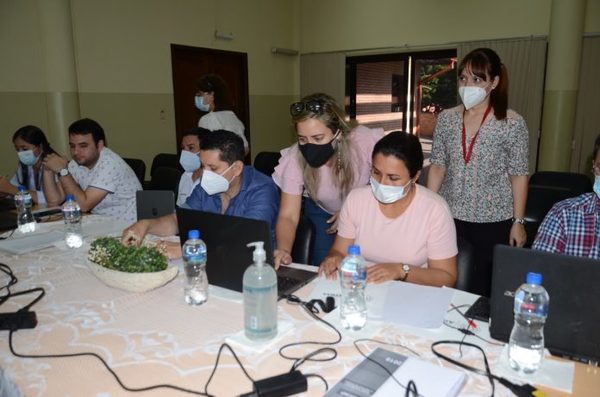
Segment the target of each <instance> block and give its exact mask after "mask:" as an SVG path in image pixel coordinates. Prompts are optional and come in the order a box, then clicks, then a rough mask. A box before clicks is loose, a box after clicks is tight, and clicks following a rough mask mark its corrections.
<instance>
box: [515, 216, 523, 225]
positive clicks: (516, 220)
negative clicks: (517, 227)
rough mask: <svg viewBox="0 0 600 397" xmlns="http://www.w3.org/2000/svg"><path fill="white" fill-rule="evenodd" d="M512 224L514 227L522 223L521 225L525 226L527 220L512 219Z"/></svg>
mask: <svg viewBox="0 0 600 397" xmlns="http://www.w3.org/2000/svg"><path fill="white" fill-rule="evenodd" d="M512 223H513V225H514V224H515V223H520V224H521V225H525V219H523V218H512Z"/></svg>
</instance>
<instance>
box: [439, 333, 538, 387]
mask: <svg viewBox="0 0 600 397" xmlns="http://www.w3.org/2000/svg"><path fill="white" fill-rule="evenodd" d="M439 345H465V346H469V347H474V348H475V349H477V350H479V351H480V352H481V354H482V355H483V362H484V364H485V370H482V369H480V368H475V367H471V366H470V365H467V364H464V363H462V362H460V361H457V360H455V359H453V358H450V357H448V356H446V355H444V354H442V353H440V352H439V351H437V350H436V349H435V347H436V346H439ZM431 351H432V352H433V354H435V355H436V356H438V357H439V358H441V359H443V360H446V361H448V362H450V363H452V364H454V365H457V366H459V367H461V368H463V369H466V370H467V371H471V372H474V373H476V374H478V375H481V376H485V377H486V378H488V380H489V381H490V385H491V386H492V397H493V396H494V393H495V391H496V386H495V383H494V380H497V381H498V382H500V383H501V384H502V385H504V386H506V387H507V388H508V389H509V390H510V391H511V392H513V393H514V394H515V395H516V396H518V397H531V396H533V395H534V392H535V391H536V388H535V387H533V386H531V385H529V384H527V383H526V384H523V385H517V384H514V383H512V382H511V381H509V380H508V379H505V378H502V377H500V376H498V375H494V374H493V373H492V371H491V370H490V366H489V363H488V360H487V356H486V354H485V352H484V351H483V349H482V348H481V347H479V346H477V345H475V344H473V343H468V342H459V341H455V340H440V341H437V342H434V343H432V344H431Z"/></svg>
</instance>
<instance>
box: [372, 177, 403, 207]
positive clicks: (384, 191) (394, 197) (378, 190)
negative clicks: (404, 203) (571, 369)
mask: <svg viewBox="0 0 600 397" xmlns="http://www.w3.org/2000/svg"><path fill="white" fill-rule="evenodd" d="M370 181H371V190H372V191H373V195H374V196H375V198H376V199H377V201H379V202H380V203H383V204H391V203H395V202H396V201H398V200H400V199H401V198H403V197H404V196H406V194H407V193H408V191H409V186H410V184H411V183H412V180H410V181H408V183H407V184H406V185H404V186H391V185H382V184H381V183H379V182H377V181H376V180H375V179H374V178H373V177H371V178H370Z"/></svg>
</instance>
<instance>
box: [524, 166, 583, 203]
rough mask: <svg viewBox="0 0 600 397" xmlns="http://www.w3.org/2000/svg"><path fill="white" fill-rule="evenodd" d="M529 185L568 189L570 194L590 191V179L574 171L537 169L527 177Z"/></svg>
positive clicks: (573, 195) (575, 194)
mask: <svg viewBox="0 0 600 397" xmlns="http://www.w3.org/2000/svg"><path fill="white" fill-rule="evenodd" d="M529 186H538V187H539V186H546V187H553V188H557V189H565V190H568V191H569V192H570V193H571V194H572V196H571V197H575V196H579V195H580V194H583V193H586V192H591V191H592V181H591V180H590V178H589V177H588V176H587V175H585V174H578V173H575V172H558V171H539V172H536V173H535V174H533V175H531V178H529Z"/></svg>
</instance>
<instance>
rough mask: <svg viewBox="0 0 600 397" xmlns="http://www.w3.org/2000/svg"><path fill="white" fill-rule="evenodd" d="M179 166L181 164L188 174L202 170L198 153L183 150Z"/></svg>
mask: <svg viewBox="0 0 600 397" xmlns="http://www.w3.org/2000/svg"><path fill="white" fill-rule="evenodd" d="M179 164H181V166H182V167H183V169H184V170H185V171H186V172H194V171H196V170H197V169H198V168H200V158H199V157H198V153H194V152H190V151H189V150H182V151H181V155H180V156H179Z"/></svg>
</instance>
